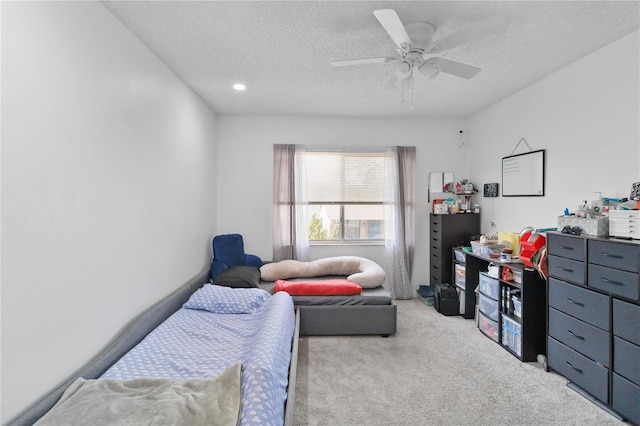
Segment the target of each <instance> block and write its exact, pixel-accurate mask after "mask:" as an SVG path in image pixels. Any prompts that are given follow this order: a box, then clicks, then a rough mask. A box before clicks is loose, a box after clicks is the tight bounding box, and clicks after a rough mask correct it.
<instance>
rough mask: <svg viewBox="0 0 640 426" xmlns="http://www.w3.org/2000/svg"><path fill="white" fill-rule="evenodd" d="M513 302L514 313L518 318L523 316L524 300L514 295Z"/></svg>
mask: <svg viewBox="0 0 640 426" xmlns="http://www.w3.org/2000/svg"><path fill="white" fill-rule="evenodd" d="M511 302H513V315H515V316H517V317H518V318H522V301H521V300H520V298H519V297H518V296H512V297H511Z"/></svg>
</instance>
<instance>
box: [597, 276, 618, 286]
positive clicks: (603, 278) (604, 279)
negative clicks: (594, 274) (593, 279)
mask: <svg viewBox="0 0 640 426" xmlns="http://www.w3.org/2000/svg"><path fill="white" fill-rule="evenodd" d="M600 279H601V280H602V281H604V282H605V283H607V284H613V285H624V284H623V283H621V282H619V281H613V280H608V279H606V278H605V277H601V278H600Z"/></svg>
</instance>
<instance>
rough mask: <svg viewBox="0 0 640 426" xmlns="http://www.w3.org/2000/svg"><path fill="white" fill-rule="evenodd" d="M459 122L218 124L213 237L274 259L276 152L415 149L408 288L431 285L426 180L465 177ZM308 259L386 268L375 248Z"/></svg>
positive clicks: (322, 251) (334, 250) (325, 252)
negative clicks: (238, 241)
mask: <svg viewBox="0 0 640 426" xmlns="http://www.w3.org/2000/svg"><path fill="white" fill-rule="evenodd" d="M460 126H461V120H459V119H424V118H406V119H397V118H396V119H393V118H331V117H281V116H277V117H276V116H269V117H264V116H219V117H218V133H217V141H218V155H219V156H218V162H217V170H218V230H219V231H220V232H221V233H228V232H238V233H241V234H243V236H244V241H245V250H246V251H247V252H249V253H252V254H256V255H258V256H260V257H262V258H263V259H271V255H272V235H271V229H272V226H271V223H272V222H271V220H272V211H271V206H272V199H273V187H272V186H273V170H272V169H273V144H276V143H282V144H304V145H309V146H314V147H322V146H330V147H345V146H348V147H356V146H358V147H373V148H376V147H384V146H389V145H415V146H416V157H417V158H416V235H417V238H416V251H415V256H416V261H415V267H414V272H413V279H412V282H413V284H414V286H415V287H416V288H417V286H418V285H420V284H427V283H428V275H429V269H428V268H429V263H428V256H429V253H428V241H427V240H428V233H429V227H428V207H427V205H428V203H427V182H428V176H429V172H434V171H440V172H442V171H452V172H454V173H455V176H456V178H462V177H466V176H463V175H464V174H465V170H464V157H463V155H461V154H462V150H461V149H460V148H458V143H459V138H458V136H459V133H458V132H459V130H460V128H461V127H460ZM310 254H311V257H312V258H313V259H317V258H321V257H327V256H339V255H347V254H350V255H355V256H365V257H369V258H371V259H373V260H375V261H377V262H378V263H379V264H380V265H384V264H385V263H386V262H385V259H384V256H383V255H384V249H383V247H380V246H376V247H371V246H348V247H338V246H328V247H326V246H324V247H312V250H311V253H310Z"/></svg>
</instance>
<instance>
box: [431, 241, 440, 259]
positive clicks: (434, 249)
mask: <svg viewBox="0 0 640 426" xmlns="http://www.w3.org/2000/svg"><path fill="white" fill-rule="evenodd" d="M429 252H430V253H431V257H436V258H442V257H443V256H442V244H441V243H440V242H439V241H433V240H432V241H431V247H429Z"/></svg>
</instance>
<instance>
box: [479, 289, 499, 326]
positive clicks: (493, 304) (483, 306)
mask: <svg viewBox="0 0 640 426" xmlns="http://www.w3.org/2000/svg"><path fill="white" fill-rule="evenodd" d="M478 309H479V310H480V312H482V313H483V314H485V315H486V316H487V317H488V318H491V319H492V320H494V321H498V319H499V318H500V309H499V308H498V301H497V300H493V299H491V298H490V297H487V296H485V295H484V294H482V293H480V294H479V295H478Z"/></svg>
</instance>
